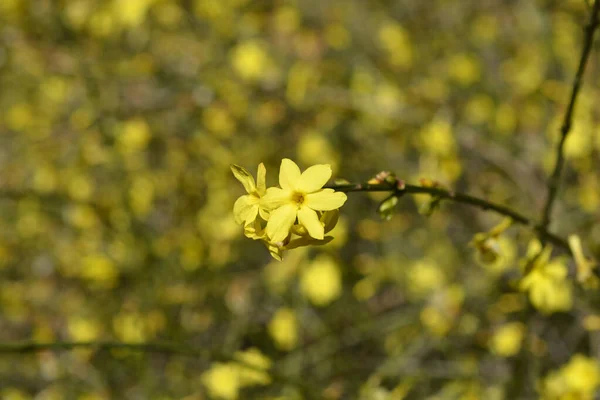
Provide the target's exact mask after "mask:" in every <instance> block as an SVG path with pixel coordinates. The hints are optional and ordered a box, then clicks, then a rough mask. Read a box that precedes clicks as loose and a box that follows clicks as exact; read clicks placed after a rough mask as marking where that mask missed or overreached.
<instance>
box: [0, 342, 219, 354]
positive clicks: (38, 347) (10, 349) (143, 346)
mask: <svg viewBox="0 0 600 400" xmlns="http://www.w3.org/2000/svg"><path fill="white" fill-rule="evenodd" d="M85 347H88V348H90V349H93V350H131V351H140V352H146V353H164V354H177V355H180V356H187V357H197V358H212V357H214V354H213V353H212V352H208V351H202V350H198V349H193V348H188V347H186V346H181V345H178V344H173V343H160V342H156V343H125V342H47V343H39V342H33V341H24V342H7V343H0V353H4V354H6V353H36V352H40V351H47V350H49V351H60V350H73V349H76V348H85Z"/></svg>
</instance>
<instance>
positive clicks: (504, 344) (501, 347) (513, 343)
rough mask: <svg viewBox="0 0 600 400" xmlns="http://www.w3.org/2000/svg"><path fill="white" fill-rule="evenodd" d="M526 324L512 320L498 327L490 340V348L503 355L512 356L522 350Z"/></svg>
mask: <svg viewBox="0 0 600 400" xmlns="http://www.w3.org/2000/svg"><path fill="white" fill-rule="evenodd" d="M524 335H525V326H524V325H523V324H522V323H520V322H512V323H508V324H505V325H503V326H501V327H500V328H498V329H497V330H496V332H495V333H494V335H493V336H492V338H491V340H490V344H489V346H490V349H491V350H492V352H494V353H495V354H497V355H499V356H502V357H511V356H514V355H515V354H517V353H518V352H519V351H520V350H521V344H522V342H523V337H524Z"/></svg>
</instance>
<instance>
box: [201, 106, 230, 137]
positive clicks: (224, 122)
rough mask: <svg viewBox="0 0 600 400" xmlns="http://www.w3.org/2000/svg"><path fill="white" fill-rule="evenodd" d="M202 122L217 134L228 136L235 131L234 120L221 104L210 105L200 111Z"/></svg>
mask: <svg viewBox="0 0 600 400" xmlns="http://www.w3.org/2000/svg"><path fill="white" fill-rule="evenodd" d="M202 123H203V124H204V126H205V127H206V128H207V129H208V130H210V131H211V132H213V133H215V134H216V135H217V136H222V137H229V136H231V134H232V133H233V132H234V131H235V126H236V123H235V120H234V119H233V118H232V117H231V114H230V113H229V111H228V110H227V109H226V108H224V107H222V106H211V107H209V108H207V109H205V110H204V112H203V113H202Z"/></svg>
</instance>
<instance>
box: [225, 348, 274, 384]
mask: <svg viewBox="0 0 600 400" xmlns="http://www.w3.org/2000/svg"><path fill="white" fill-rule="evenodd" d="M233 358H234V359H235V360H237V361H239V363H238V364H239V379H240V385H241V386H252V385H268V384H269V383H271V377H270V376H269V374H268V373H267V371H268V369H269V368H271V364H272V363H271V360H270V359H269V357H267V356H265V355H264V354H263V353H261V352H260V350H259V349H257V348H254V347H253V348H250V349H248V350H244V351H238V352H237V353H235V355H234V357H233Z"/></svg>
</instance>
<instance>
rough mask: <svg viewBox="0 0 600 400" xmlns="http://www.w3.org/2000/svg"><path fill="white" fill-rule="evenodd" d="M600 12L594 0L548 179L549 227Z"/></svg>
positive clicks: (545, 216)
mask: <svg viewBox="0 0 600 400" xmlns="http://www.w3.org/2000/svg"><path fill="white" fill-rule="evenodd" d="M599 12H600V0H595V1H594V7H593V9H592V11H591V14H590V20H589V22H588V24H587V26H586V28H585V41H584V43H583V50H582V52H581V58H580V59H579V67H577V73H576V74H575V80H574V81H573V87H572V89H571V98H570V99H569V105H568V106H567V112H566V113H565V118H564V120H563V123H562V126H561V127H560V134H561V135H560V141H559V142H558V147H557V148H556V164H555V165H554V171H552V175H551V176H550V179H549V180H548V196H547V198H546V203H545V205H544V211H543V214H542V223H541V226H542V227H544V228H545V227H547V226H548V225H549V224H550V214H551V213H552V206H553V205H554V201H555V200H556V194H557V192H558V187H559V185H560V177H561V173H562V170H563V166H564V163H565V154H564V147H565V142H566V140H567V136H568V135H569V132H570V130H571V125H572V123H573V111H574V109H575V103H576V102H577V95H578V94H579V89H580V88H581V82H582V81H583V74H584V72H585V67H586V65H587V61H588V58H589V56H590V53H591V51H592V44H593V42H594V33H595V32H596V28H597V27H598V22H599V21H598V14H599Z"/></svg>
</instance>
